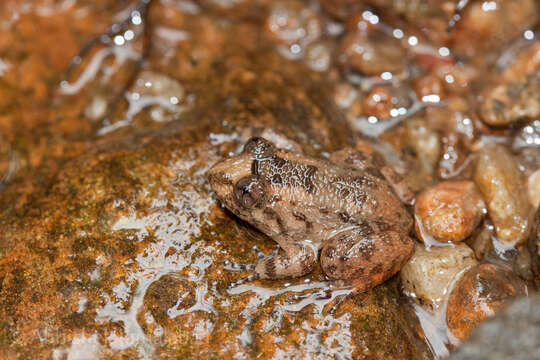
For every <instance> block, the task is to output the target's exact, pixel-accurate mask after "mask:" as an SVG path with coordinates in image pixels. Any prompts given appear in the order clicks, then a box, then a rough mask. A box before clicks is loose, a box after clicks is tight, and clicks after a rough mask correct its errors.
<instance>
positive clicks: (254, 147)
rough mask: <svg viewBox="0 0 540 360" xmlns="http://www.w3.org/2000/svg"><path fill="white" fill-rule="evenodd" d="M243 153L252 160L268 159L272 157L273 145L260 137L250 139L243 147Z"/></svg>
mask: <svg viewBox="0 0 540 360" xmlns="http://www.w3.org/2000/svg"><path fill="white" fill-rule="evenodd" d="M244 152H245V153H246V154H249V155H251V157H252V158H253V159H254V160H264V159H269V158H271V157H272V156H274V145H272V144H271V143H270V142H269V141H267V140H265V139H263V138H261V137H252V138H251V139H249V140H248V141H247V142H246V144H245V145H244Z"/></svg>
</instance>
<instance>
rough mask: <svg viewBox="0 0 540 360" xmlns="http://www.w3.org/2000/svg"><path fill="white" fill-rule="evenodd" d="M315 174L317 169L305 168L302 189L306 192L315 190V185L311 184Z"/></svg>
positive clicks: (309, 166)
mask: <svg viewBox="0 0 540 360" xmlns="http://www.w3.org/2000/svg"><path fill="white" fill-rule="evenodd" d="M316 172H317V168H316V167H315V166H311V165H308V166H306V170H305V173H304V174H302V175H301V176H302V187H303V188H304V189H305V190H306V191H307V192H308V193H311V192H313V189H314V188H315V185H314V183H313V177H314V176H315V173H316Z"/></svg>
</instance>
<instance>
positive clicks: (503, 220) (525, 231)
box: [474, 144, 531, 247]
mask: <svg viewBox="0 0 540 360" xmlns="http://www.w3.org/2000/svg"><path fill="white" fill-rule="evenodd" d="M474 180H475V182H476V184H477V186H478V188H479V190H480V192H481V193H482V195H483V198H484V200H485V202H486V205H487V209H488V216H489V218H490V219H491V221H492V222H493V225H494V227H495V233H496V235H497V238H498V240H499V241H500V243H501V245H503V246H505V247H512V246H515V245H519V244H522V243H523V242H524V241H525V239H526V238H527V236H528V235H529V228H530V212H531V211H530V210H531V209H530V204H529V199H528V196H527V191H525V190H526V186H525V182H524V180H523V178H522V175H521V173H520V171H519V169H518V166H517V164H516V162H515V160H514V157H513V156H512V154H511V153H510V152H509V151H508V150H506V148H505V147H504V146H502V145H499V144H487V145H485V146H484V147H483V148H482V150H481V151H480V152H479V153H478V161H477V163H476V167H475V169H474Z"/></svg>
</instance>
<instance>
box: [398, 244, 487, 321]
mask: <svg viewBox="0 0 540 360" xmlns="http://www.w3.org/2000/svg"><path fill="white" fill-rule="evenodd" d="M476 264H477V261H476V259H475V257H474V253H473V251H472V250H471V249H470V248H469V247H468V246H467V245H465V244H457V245H456V246H434V247H431V248H430V249H426V248H425V246H424V245H422V244H417V245H416V248H415V252H414V255H413V256H412V257H411V258H410V259H409V261H408V262H407V263H406V264H405V266H404V267H403V269H402V270H401V273H400V277H401V282H402V284H403V288H404V289H405V291H406V292H407V293H409V294H410V295H411V296H412V297H413V298H414V299H416V300H418V302H419V303H420V304H422V305H425V306H427V307H429V308H430V310H437V309H438V308H439V307H440V306H441V305H442V304H444V303H445V302H446V301H447V300H448V296H449V295H450V291H451V290H452V287H453V286H454V284H455V282H456V281H458V280H459V277H460V276H461V275H463V273H464V272H465V271H467V270H468V269H469V268H471V267H473V266H475V265H476Z"/></svg>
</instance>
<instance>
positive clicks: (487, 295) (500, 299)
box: [446, 264, 527, 340]
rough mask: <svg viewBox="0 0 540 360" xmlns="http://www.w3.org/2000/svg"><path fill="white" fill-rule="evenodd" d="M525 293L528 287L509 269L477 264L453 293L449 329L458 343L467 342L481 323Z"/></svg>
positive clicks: (448, 311)
mask: <svg viewBox="0 0 540 360" xmlns="http://www.w3.org/2000/svg"><path fill="white" fill-rule="evenodd" d="M525 294H527V286H526V285H525V283H524V282H523V281H522V280H521V279H519V278H518V277H517V276H516V275H514V274H513V273H512V272H510V271H509V270H506V269H504V268H502V267H500V266H497V265H493V264H480V265H477V266H475V267H474V268H472V269H470V270H469V271H467V272H466V273H465V274H464V275H463V277H462V278H461V279H460V280H459V281H458V283H456V285H455V287H454V289H453V290H452V293H451V294H450V298H449V299H448V308H447V311H446V322H447V324H448V329H449V330H450V331H451V332H452V334H454V335H455V336H456V337H457V338H458V339H459V340H465V339H467V338H468V337H469V335H470V334H471V332H472V331H473V330H474V329H475V328H476V327H477V326H478V325H479V324H480V323H481V322H482V321H484V320H485V319H487V318H488V317H490V316H493V315H494V314H495V313H496V312H497V311H498V310H500V309H501V308H502V307H503V306H504V305H506V304H508V302H509V301H510V300H511V299H512V298H515V297H518V296H521V295H525Z"/></svg>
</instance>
